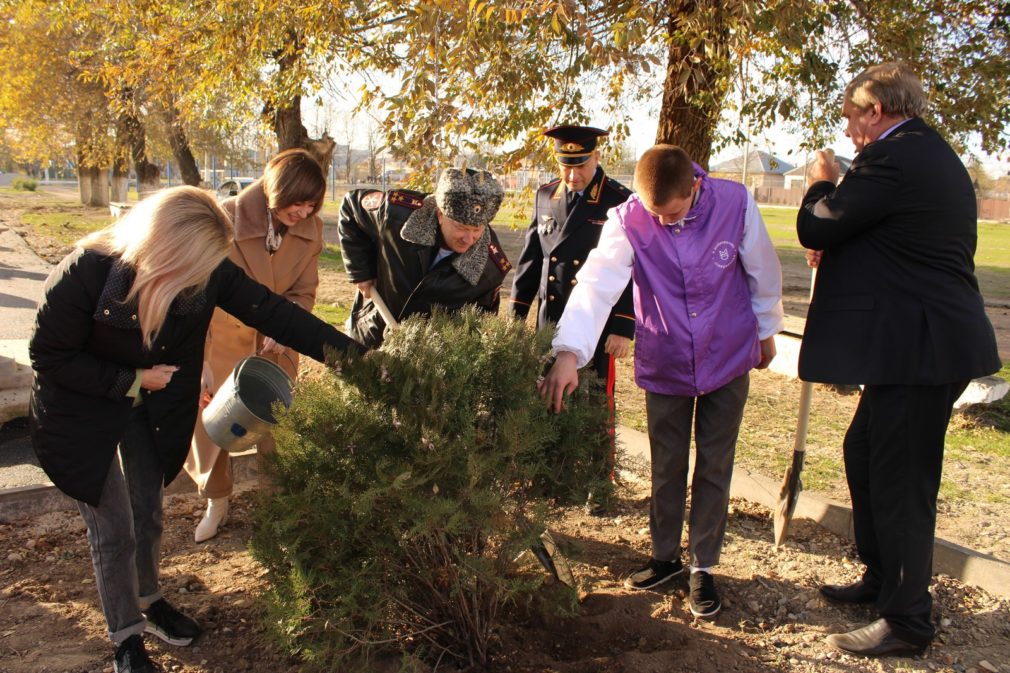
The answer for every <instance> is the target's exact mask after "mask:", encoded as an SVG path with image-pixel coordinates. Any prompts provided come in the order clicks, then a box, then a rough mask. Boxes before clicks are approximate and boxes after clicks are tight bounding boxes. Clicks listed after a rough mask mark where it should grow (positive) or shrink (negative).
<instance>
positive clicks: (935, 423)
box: [796, 63, 1000, 656]
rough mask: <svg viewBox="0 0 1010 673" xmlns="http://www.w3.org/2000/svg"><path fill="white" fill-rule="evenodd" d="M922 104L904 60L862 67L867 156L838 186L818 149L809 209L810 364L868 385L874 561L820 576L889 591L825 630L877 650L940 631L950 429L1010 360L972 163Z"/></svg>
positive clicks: (850, 644)
mask: <svg viewBox="0 0 1010 673" xmlns="http://www.w3.org/2000/svg"><path fill="white" fill-rule="evenodd" d="M925 109H926V97H925V94H924V93H923V91H922V86H921V84H920V83H919V80H918V78H917V77H916V76H915V75H914V74H913V73H912V72H911V71H910V70H909V69H908V68H907V67H906V66H904V65H903V64H899V63H885V64H882V65H877V66H873V67H871V68H868V69H867V70H866V71H864V72H863V73H862V74H860V75H859V76H858V77H856V78H855V79H854V80H853V81H852V82H851V83H850V84H849V85H848V87H846V90H845V98H844V104H843V107H842V116H843V117H845V119H846V120H847V128H846V131H845V133H846V135H847V136H849V138H851V139H852V142H853V144H854V145H855V147H856V151H857V152H858V156H857V157H856V159H855V160H854V161H853V162H852V166H851V167H850V168H849V170H848V172H846V174H845V178H844V180H842V182H841V183H840V184H838V185H837V186H836V183H837V182H838V169H837V168H836V166H835V164H834V162H833V158H832V157H831V156H830V153H829V152H820V153H818V159H817V161H816V163H815V165H814V167H813V168H812V170H811V171H810V173H809V175H810V180H811V183H812V184H811V186H810V188H809V189H808V191H807V194H806V196H805V197H804V199H803V206H802V208H801V209H800V211H799V215H798V218H797V223H796V229H797V233H798V234H799V239H800V242H801V243H802V244H803V245H804V246H805V247H806V248H808V249H809V252H808V254H807V258H808V261H809V262H810V264H811V266H816V267H817V270H818V273H817V281H816V284H815V287H814V295H813V299H812V301H811V303H810V311H809V313H808V315H807V324H806V332H805V334H804V338H803V346H802V349H801V351H800V363H799V373H800V378H802V379H803V380H805V381H817V382H823V383H836V384H864V385H865V387H864V390H863V392H862V395H861V396H860V399H859V405H858V407H857V408H856V413H855V415H854V417H853V419H852V422H851V424H850V425H849V429H848V432H847V433H846V436H845V442H844V456H845V472H846V477H847V480H848V484H849V492H850V494H851V497H852V512H853V524H854V529H855V537H856V547H857V549H858V551H859V556H860V559H861V560H862V561H863V563H864V564H865V565H866V569H865V572H864V573H863V576H862V578H861V579H859V580H858V581H857V582H855V583H854V584H850V585H844V586H823V587H821V593H822V594H823V595H824V596H825V597H827V598H829V599H831V600H833V601H836V602H842V603H874V604H876V607H877V612H878V614H879V617H880V618H879V619H877V620H876V621H874V622H872V623H871V624H869V625H868V626H865V627H863V628H860V629H857V630H855V631H852V632H850V633H844V634H836V635H831V636H828V639H827V640H828V643H829V644H831V645H832V646H834V647H835V648H837V649H840V650H842V651H844V652H848V653H851V654H857V655H864V656H883V655H892V656H893V655H906V656H908V655H913V654H917V653H919V652H921V651H922V650H923V649H925V647H926V646H927V645H928V644H929V643H930V641H931V640H932V638H933V636H934V634H935V628H934V627H933V623H932V620H931V617H930V612H931V608H932V600H931V597H930V594H929V591H928V589H929V582H930V578H931V576H932V562H933V533H934V526H935V523H936V498H937V492H938V491H939V487H940V473H941V469H942V464H943V448H944V435H945V433H946V430H947V424H948V423H949V421H950V415H951V408H952V406H953V403H954V402H955V401H956V400H957V398H958V397H959V396H960V394H961V392H962V391H963V390H964V388H965V386H966V385H967V384H968V382H969V381H970V380H971V379H972V378H975V377H977V376H983V375H986V374H991V373H992V372H994V371H996V370H997V369H999V367H1000V362H999V357H998V354H997V350H996V339H995V336H994V333H993V329H992V325H991V324H990V322H989V320H988V318H987V317H986V314H985V311H984V305H983V301H982V296H981V294H980V293H979V289H978V281H977V280H976V279H975V274H974V269H975V266H974V261H973V257H974V254H975V245H976V217H977V215H976V209H975V208H976V206H975V193H974V190H973V189H972V183H971V179H970V178H969V177H968V173H967V171H966V170H965V168H964V166H963V164H962V163H961V161H960V159H959V158H958V156H957V154H956V153H955V152H954V150H953V149H951V147H950V146H949V145H948V144H947V143H946V142H945V141H944V139H943V138H942V137H941V136H940V135H939V134H938V133H937V132H936V131H934V130H933V129H932V128H930V127H929V126H927V125H926V123H925V122H924V121H923V120H922V119H921V118H920V115H922V114H923V112H924V111H925Z"/></svg>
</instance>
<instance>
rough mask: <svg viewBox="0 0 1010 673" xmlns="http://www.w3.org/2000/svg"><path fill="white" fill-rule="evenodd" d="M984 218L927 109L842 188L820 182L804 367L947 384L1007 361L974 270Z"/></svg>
mask: <svg viewBox="0 0 1010 673" xmlns="http://www.w3.org/2000/svg"><path fill="white" fill-rule="evenodd" d="M822 199H823V201H821V200H822ZM818 202H821V203H820V204H819V205H818ZM976 224H977V223H976V209H975V191H974V189H973V188H972V183H971V179H970V178H969V176H968V172H967V171H966V170H965V168H964V165H963V164H962V163H961V160H960V159H959V158H958V156H957V154H955V153H954V150H952V149H951V147H950V146H949V145H948V144H947V143H946V141H944V140H943V138H941V137H940V135H939V134H938V133H937V132H936V131H934V130H933V129H931V128H930V127H929V126H927V125H926V124H925V122H923V121H922V120H921V119H911V120H909V121H906V122H905V123H904V124H902V125H901V126H899V127H898V128H897V129H896V130H895V131H894V132H893V133H892V134H891V135H889V136H887V137H886V138H883V139H881V140H877V141H875V142H872V143H869V144H868V145H866V146H865V147H864V148H863V151H861V152H860V153H859V155H858V156H857V157H856V159H855V160H854V161H853V162H852V166H851V167H850V168H849V170H848V172H847V173H846V174H845V177H844V179H843V180H842V181H841V183H839V185H838V186H837V187H835V186H834V185H832V184H831V183H830V182H817V183H815V184H813V185H811V187H810V189H809V190H808V191H807V194H806V195H805V197H804V199H803V206H802V208H801V209H800V211H799V214H798V216H797V233H798V234H799V239H800V242H801V243H802V244H803V245H804V246H805V247H807V248H811V249H814V250H823V251H824V255H823V257H822V259H821V262H820V265H819V267H818V269H817V280H816V283H815V287H814V295H813V299H812V301H811V304H810V310H809V312H808V314H807V323H806V331H805V334H804V336H803V345H802V348H801V350H800V362H799V373H800V377H801V378H802V379H804V380H806V381H819V382H826V383H848V384H871V385H885V384H903V385H941V384H945V383H952V382H956V381H963V380H967V379H971V378H975V377H977V376H983V375H986V374H990V373H992V372H994V371H996V370H997V369H999V367H1000V363H999V356H998V353H997V350H996V339H995V336H994V334H993V328H992V324H991V323H990V322H989V319H988V318H987V317H986V314H985V308H984V304H983V301H982V296H981V294H980V293H979V289H978V281H977V280H976V279H975V265H974V261H973V257H974V255H975V245H976Z"/></svg>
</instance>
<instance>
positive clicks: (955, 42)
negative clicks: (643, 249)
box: [338, 0, 1010, 169]
mask: <svg viewBox="0 0 1010 673" xmlns="http://www.w3.org/2000/svg"><path fill="white" fill-rule="evenodd" d="M370 7H371V8H372V13H373V14H372V17H373V18H372V19H371V20H370V21H369V22H367V23H362V24H360V25H359V26H358V28H357V29H356V30H354V31H352V32H351V33H350V34H348V35H346V39H345V40H344V42H343V44H342V45H341V46H339V47H338V53H339V54H340V56H341V58H342V59H344V60H346V61H347V62H348V63H350V64H351V65H352V66H353V67H354V68H358V69H371V70H377V71H380V72H382V73H384V74H385V75H387V76H388V77H389V78H391V79H393V80H394V81H399V82H400V85H399V88H398V89H397V90H395V91H384V90H382V88H381V87H380V86H378V85H376V86H373V87H371V88H369V89H368V90H366V92H365V96H364V99H365V100H368V101H369V103H372V102H375V101H378V102H379V103H381V105H382V106H383V107H384V109H385V110H386V119H385V123H386V131H387V142H388V144H389V146H390V147H391V148H393V149H394V151H395V152H397V154H398V155H399V156H401V157H402V158H405V159H407V160H409V161H411V162H413V163H414V164H415V165H417V166H419V167H427V168H429V169H430V168H431V167H433V165H435V164H437V163H438V162H440V161H445V160H446V159H447V158H448V157H450V156H453V155H455V154H456V153H457V152H458V151H459V150H460V149H473V148H475V147H477V146H478V145H480V144H481V143H482V142H487V143H490V145H492V146H495V147H501V146H503V145H505V144H507V143H511V142H513V141H515V140H519V141H520V142H521V146H519V147H518V148H516V149H515V150H514V151H512V152H508V153H506V154H505V156H504V157H503V159H502V160H501V163H502V164H503V165H505V166H509V165H514V164H515V162H516V161H517V160H518V159H519V158H521V157H524V156H528V155H529V154H531V153H533V152H535V151H537V149H538V148H542V146H543V144H542V143H541V142H539V141H538V132H539V131H540V130H541V129H542V128H543V127H545V126H549V125H551V124H553V123H556V122H559V121H562V120H563V121H571V122H580V121H584V120H586V119H588V118H589V117H590V114H592V116H593V117H595V118H597V119H598V118H600V117H604V118H606V117H608V116H609V117H610V118H611V119H612V120H613V127H614V130H615V131H616V135H617V136H618V139H619V137H620V136H621V134H622V133H624V132H626V130H627V119H628V118H629V113H630V109H631V108H632V107H633V106H634V105H636V104H639V103H640V102H641V101H643V100H647V99H648V98H649V97H651V98H656V97H657V96H656V94H655V93H654V91H653V89H654V87H653V82H654V77H655V75H656V74H657V70H658V72H660V73H662V74H663V78H662V79H663V91H662V97H661V106H660V116H659V127H658V129H657V137H656V139H657V141H659V142H674V143H677V144H679V145H681V146H683V147H685V149H687V150H688V152H690V153H691V154H692V156H693V157H694V158H695V159H696V160H698V161H699V163H701V164H703V165H707V163H708V158H709V156H710V154H711V152H712V149H713V147H717V146H718V144H719V143H722V142H726V141H728V140H730V139H733V140H739V139H741V138H734V137H731V136H730V137H728V136H726V135H720V134H719V126H718V125H719V122H720V119H721V118H722V117H723V115H724V114H725V113H726V112H727V111H732V112H735V113H736V114H738V115H741V116H743V117H745V118H746V119H747V120H748V126H749V127H750V129H751V130H752V132H754V133H757V132H760V131H762V130H764V129H766V128H769V127H772V126H781V125H786V126H787V127H789V128H791V129H792V130H799V131H802V132H803V134H804V136H805V137H807V138H808V140H807V142H806V144H807V145H809V146H816V145H818V144H820V143H822V142H824V141H825V139H827V138H828V137H830V136H832V135H833V131H834V130H836V129H837V124H838V122H837V119H838V107H839V95H840V91H841V87H842V86H843V85H844V83H845V81H846V80H847V79H849V78H850V77H851V75H852V74H854V72H856V71H858V70H860V69H861V68H862V67H864V66H865V65H867V64H870V63H874V62H879V61H882V60H892V59H901V60H905V61H907V62H909V63H910V64H911V65H912V66H913V67H914V68H915V69H916V70H917V71H918V72H920V73H921V75H922V77H923V80H924V84H925V85H926V87H927V89H928V91H929V94H930V99H931V103H932V110H931V116H932V118H931V120H930V121H931V122H933V123H934V124H936V125H937V126H938V127H939V128H942V129H943V130H944V132H945V133H946V134H947V135H948V136H950V137H951V138H952V139H953V140H954V141H955V142H962V141H964V140H965V139H966V138H967V137H968V136H969V135H970V134H972V133H978V134H980V136H979V137H980V138H981V142H982V146H983V148H984V149H985V150H987V151H989V152H999V151H1003V150H1005V148H1006V144H1007V140H1008V134H1007V124H1008V122H1010V106H1007V105H1006V101H1007V100H1008V98H1010V59H1008V46H1007V42H1008V40H1007V38H1008V19H1007V17H1008V14H1010V10H1008V8H1007V7H1008V3H1007V2H1005V0H965V1H964V2H959V3H953V4H951V3H938V2H935V1H933V0H911V1H909V0H881V1H879V2H875V3H873V5H872V11H871V8H870V6H869V5H868V3H865V2H863V1H861V0H859V1H857V0H852V1H851V2H824V1H814V0H802V1H800V2H797V1H795V0H739V1H736V2H724V1H722V0H662V1H657V0H582V1H579V2H577V1H575V0H471V1H470V2H469V3H466V4H464V3H458V2H457V3H453V2H441V1H438V0H414V1H412V2H395V3H393V2H389V3H386V2H383V1H382V0H378V1H377V2H373V3H372V4H371V5H370ZM730 108H733V109H732V110H730ZM738 133H739V132H738Z"/></svg>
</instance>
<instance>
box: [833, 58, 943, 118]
mask: <svg viewBox="0 0 1010 673" xmlns="http://www.w3.org/2000/svg"><path fill="white" fill-rule="evenodd" d="M845 98H846V99H848V100H849V101H851V102H852V104H853V105H855V106H856V107H857V108H859V109H860V110H865V109H867V108H868V107H870V106H871V105H873V104H874V103H880V109H881V112H883V113H884V114H885V115H892V116H899V117H920V116H922V114H923V113H924V112H925V111H926V94H925V93H924V92H923V90H922V83H921V82H920V81H919V78H918V77H917V76H916V74H915V73H914V72H912V70H911V68H909V67H908V66H907V65H905V64H904V63H901V62H900V61H891V62H888V63H881V64H879V65H873V66H870V67H869V68H867V69H866V70H864V71H863V72H861V73H859V74H858V75H857V76H856V78H855V79H854V80H852V81H851V82H849V85H848V86H847V87H845Z"/></svg>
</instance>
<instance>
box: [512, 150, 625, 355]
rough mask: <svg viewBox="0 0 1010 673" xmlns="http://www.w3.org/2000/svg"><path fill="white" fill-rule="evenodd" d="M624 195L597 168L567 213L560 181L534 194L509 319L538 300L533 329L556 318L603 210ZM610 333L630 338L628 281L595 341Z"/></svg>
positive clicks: (600, 223)
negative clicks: (535, 321) (530, 219)
mask: <svg viewBox="0 0 1010 673" xmlns="http://www.w3.org/2000/svg"><path fill="white" fill-rule="evenodd" d="M630 195H631V192H630V191H629V190H628V189H627V188H626V187H625V186H624V185H622V184H621V183H619V182H617V181H616V180H612V179H611V178H608V177H607V176H606V175H604V173H603V169H602V168H599V167H597V169H596V175H594V176H593V179H592V181H590V183H589V184H588V185H587V186H586V188H585V190H583V195H582V197H581V198H580V199H579V200H578V201H577V202H576V203H575V207H574V208H573V209H572V211H571V212H568V210H567V207H566V203H567V196H568V190H567V188H566V187H565V184H564V183H563V182H562V181H561V180H555V181H554V182H549V183H547V184H546V185H544V186H542V187H541V188H540V189H539V190H537V196H536V200H535V201H534V204H533V220H532V222H530V228H529V229H528V230H527V232H526V240H525V243H524V245H523V251H522V254H521V255H520V257H519V263H518V266H516V275H515V280H513V281H512V297H511V303H510V310H511V311H512V314H513V315H515V316H517V317H518V318H520V319H524V318H525V317H526V315H527V314H528V313H529V311H530V306H531V305H532V303H533V298H534V297H537V298H539V300H540V310H539V313H538V315H537V327H543V326H544V325H546V324H547V322H548V321H552V322H557V321H558V320H560V319H561V314H562V313H563V312H564V310H565V304H566V303H567V302H568V296H569V295H570V294H571V292H572V289H573V288H574V287H575V283H576V274H577V273H578V272H579V268H580V267H581V266H582V265H583V264H585V262H586V257H588V256H589V252H590V251H591V250H592V249H593V248H595V247H596V244H597V243H599V242H600V232H601V231H602V229H603V224H604V222H606V221H607V211H608V210H609V209H610V208H613V207H615V206H619V205H621V204H622V203H624V201H625V200H626V199H627V198H628V196H630ZM610 334H616V335H618V336H623V337H627V338H629V339H631V338H633V337H634V336H635V305H634V298H633V295H632V283H631V282H629V283H628V287H627V288H626V289H625V290H624V293H623V294H622V295H621V298H620V299H618V300H617V303H616V304H614V307H613V309H611V311H610V318H609V319H608V320H607V324H606V326H605V327H604V328H603V334H602V336H601V337H600V342H601V343H603V342H605V341H606V339H607V336H608V335H610Z"/></svg>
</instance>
